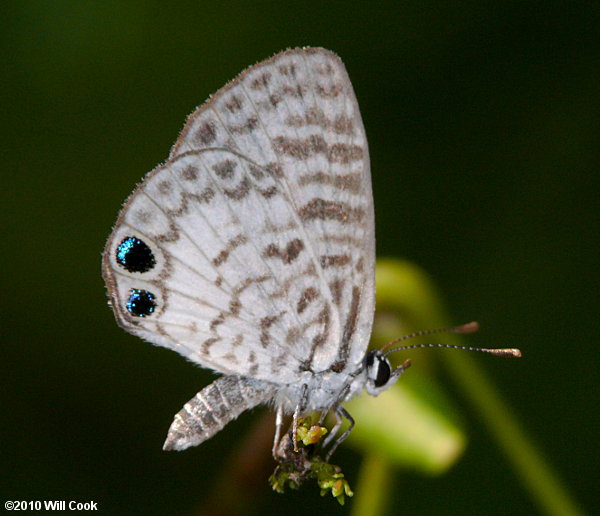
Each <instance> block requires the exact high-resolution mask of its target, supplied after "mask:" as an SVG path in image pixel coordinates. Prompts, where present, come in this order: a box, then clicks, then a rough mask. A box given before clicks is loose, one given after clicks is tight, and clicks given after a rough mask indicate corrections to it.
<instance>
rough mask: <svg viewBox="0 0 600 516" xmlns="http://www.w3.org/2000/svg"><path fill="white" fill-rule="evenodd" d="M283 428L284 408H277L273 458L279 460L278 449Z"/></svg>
mask: <svg viewBox="0 0 600 516" xmlns="http://www.w3.org/2000/svg"><path fill="white" fill-rule="evenodd" d="M282 426H283V407H282V406H281V405H280V406H278V407H277V412H276V414H275V438H274V439H273V458H274V459H276V460H277V448H278V446H279V441H280V439H281V427H282Z"/></svg>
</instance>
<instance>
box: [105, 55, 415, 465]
mask: <svg viewBox="0 0 600 516" xmlns="http://www.w3.org/2000/svg"><path fill="white" fill-rule="evenodd" d="M102 274H103V277H104V281H105V283H106V288H107V291H108V294H109V297H110V304H111V306H112V309H113V311H114V315H115V317H116V320H117V322H118V324H119V325H120V326H122V327H123V328H124V329H125V330H126V331H128V332H130V333H132V334H134V335H137V336H139V337H141V338H143V339H145V340H147V341H149V342H151V343H153V344H156V345H159V346H164V347H166V348H169V349H172V350H174V351H176V352H178V353H180V354H181V355H183V356H184V357H186V358H187V359H189V360H190V361H192V362H194V363H196V364H199V365H201V366H203V367H205V368H209V369H212V370H213V371H215V372H218V373H221V375H222V376H220V377H219V378H218V379H216V380H215V381H214V382H213V383H212V384H210V385H208V386H207V387H205V388H204V389H202V390H201V391H200V392H199V393H198V394H196V396H194V397H193V398H192V399H191V400H190V401H188V403H186V404H185V405H184V407H183V409H182V410H181V411H180V412H179V413H177V414H176V415H175V418H174V421H173V423H172V425H171V427H170V429H169V432H168V436H167V439H166V442H165V444H164V448H165V449H168V450H183V449H185V448H188V447H190V446H194V445H198V444H200V443H202V442H203V441H205V440H206V439H208V438H210V437H212V436H213V435H215V434H216V433H217V432H218V431H219V430H221V429H222V428H223V427H224V425H226V424H227V423H228V422H230V421H232V420H233V419H235V418H236V417H237V416H238V415H239V414H241V413H242V412H243V411H245V410H248V409H250V408H252V407H255V406H257V405H260V404H265V403H266V404H270V405H272V406H273V407H274V408H275V411H276V415H277V416H276V429H275V430H276V431H275V439H274V447H273V450H274V454H275V451H276V449H277V443H278V442H279V440H280V437H281V430H282V425H283V417H284V415H285V414H293V422H294V428H296V427H297V422H298V419H299V417H301V416H302V415H304V414H306V413H308V412H313V411H322V413H323V414H327V413H333V414H334V416H335V417H336V420H337V423H336V426H335V427H334V429H333V430H332V432H331V433H330V435H329V436H328V439H329V440H331V439H333V436H334V435H336V433H337V431H338V430H339V428H340V425H341V424H342V420H343V419H346V420H348V421H349V423H350V425H349V427H348V429H347V430H346V431H345V432H344V433H343V434H342V436H340V437H339V438H338V439H337V440H336V442H335V443H334V445H333V446H332V447H331V449H330V451H329V454H328V457H329V456H330V455H331V453H333V450H334V449H335V447H337V445H339V443H340V442H342V441H343V439H344V438H345V437H346V436H347V435H348V433H349V432H350V430H351V429H352V426H353V425H354V421H353V419H352V417H351V416H350V414H349V413H348V412H347V411H346V410H345V409H344V408H343V406H342V404H343V403H344V402H345V401H347V400H349V399H350V398H352V397H353V396H355V395H357V394H358V393H360V392H361V391H363V390H366V391H367V393H368V394H371V395H375V396H376V395H378V394H379V393H381V392H382V391H384V390H385V389H387V388H389V387H390V386H391V385H392V384H394V383H395V382H396V381H397V380H398V378H399V377H400V375H401V374H402V372H403V371H404V370H405V369H406V367H407V366H408V362H405V363H404V364H403V365H401V366H400V367H397V368H395V369H394V368H392V366H391V365H390V362H389V361H388V359H387V357H386V355H385V354H384V353H383V352H382V351H377V350H376V351H370V352H368V351H367V347H368V343H369V338H370V335H371V327H372V324H373V314H374V308H375V229H374V211H373V195H372V190H371V176H370V165H369V152H368V146H367V139H366V136H365V130H364V127H363V123H362V120H361V116H360V112H359V107H358V103H357V100H356V97H355V94H354V91H353V88H352V84H351V82H350V79H349V78H348V74H347V72H346V69H345V67H344V65H343V63H342V61H341V60H340V58H339V57H338V56H337V55H335V54H334V53H333V52H331V51H329V50H325V49H323V48H295V49H291V50H287V51H284V52H281V53H279V54H276V55H275V56H273V57H271V58H270V59H267V60H265V61H262V62H259V63H258V64H256V65H254V66H251V67H250V68H248V69H247V70H245V71H244V72H242V73H241V74H239V75H238V76H237V77H236V78H235V79H234V80H233V81H231V82H229V83H228V84H227V85H225V86H224V87H223V88H222V89H220V90H219V91H218V92H217V93H216V94H214V95H213V96H212V97H210V98H209V99H208V100H207V102H206V103H205V104H203V105H202V106H200V107H199V108H198V109H197V110H196V111H195V112H193V113H192V114H191V115H190V117H189V118H188V120H187V123H186V124H185V127H184V128H183V130H182V132H181V134H180V136H179V138H178V139H177V141H176V142H175V144H174V146H173V148H172V149H171V153H170V155H169V157H168V159H167V161H166V162H165V163H164V164H163V165H160V166H158V167H157V168H155V169H154V170H152V171H151V172H150V173H148V174H147V175H146V177H145V178H144V179H143V181H142V182H141V184H139V185H138V187H137V188H136V189H135V190H134V192H133V193H132V194H131V196H130V197H129V198H128V199H127V201H126V202H125V205H124V207H123V208H122V210H121V213H120V214H119V217H118V219H117V222H116V225H115V226H114V229H113V231H112V234H111V235H110V237H109V239H108V242H107V244H106V247H105V250H104V255H103V260H102ZM329 442H331V441H328V442H326V443H325V445H327V444H328V443H329Z"/></svg>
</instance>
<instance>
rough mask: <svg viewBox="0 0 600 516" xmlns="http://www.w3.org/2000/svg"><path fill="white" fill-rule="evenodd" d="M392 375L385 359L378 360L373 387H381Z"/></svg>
mask: <svg viewBox="0 0 600 516" xmlns="http://www.w3.org/2000/svg"><path fill="white" fill-rule="evenodd" d="M391 374H392V369H391V367H390V363H389V362H388V361H387V360H386V359H385V358H379V359H378V364H377V378H375V387H383V386H384V385H385V384H386V383H387V382H388V380H389V379H390V375H391Z"/></svg>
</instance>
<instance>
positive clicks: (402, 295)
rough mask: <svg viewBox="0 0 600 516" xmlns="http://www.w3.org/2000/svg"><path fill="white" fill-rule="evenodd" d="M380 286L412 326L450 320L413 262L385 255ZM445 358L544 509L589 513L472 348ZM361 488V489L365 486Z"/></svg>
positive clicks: (380, 294) (557, 513) (390, 306)
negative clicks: (523, 424) (515, 413)
mask: <svg viewBox="0 0 600 516" xmlns="http://www.w3.org/2000/svg"><path fill="white" fill-rule="evenodd" d="M377 289H378V290H377V303H378V304H377V307H378V309H382V308H383V309H384V310H389V311H390V312H393V313H395V314H397V315H398V316H399V317H400V318H401V320H402V322H403V323H406V325H407V326H408V327H413V328H417V329H426V328H431V327H444V326H446V325H447V317H446V316H445V314H444V310H443V308H442V303H441V301H440V296H439V295H438V294H437V292H436V289H435V288H434V286H433V284H432V282H431V281H430V279H429V278H428V277H427V276H426V275H425V274H424V273H423V272H422V271H421V270H420V269H419V268H417V267H415V266H414V265H412V264H410V263H409V262H405V261H400V260H381V261H379V262H378V265H377ZM445 341H447V342H448V343H449V344H453V343H454V344H461V343H462V342H461V340H460V338H459V337H457V336H456V335H452V334H450V335H447V339H445ZM525 356H526V350H525ZM444 363H445V364H446V365H447V367H448V369H449V372H450V374H451V375H452V377H453V378H454V380H455V381H456V383H457V384H458V385H459V387H460V388H461V389H462V391H463V395H464V397H465V398H466V399H468V400H469V401H470V403H471V404H472V405H473V407H474V408H475V410H476V411H477V413H478V414H479V416H480V417H481V419H482V421H483V422H484V424H485V425H486V427H487V428H488V430H489V432H490V434H491V435H492V437H493V438H494V439H495V441H496V442H497V443H498V445H499V446H500V448H501V449H502V450H503V451H504V453H505V454H506V457H507V458H508V460H509V462H510V463H511V464H512V466H513V468H514V470H515V473H516V474H517V475H518V476H519V478H520V479H521V481H522V483H523V485H524V487H525V489H527V491H528V492H529V494H530V496H531V498H532V499H533V500H534V502H535V503H536V504H537V505H538V507H539V509H540V511H541V512H542V513H544V514H548V515H552V516H578V515H581V514H583V512H582V511H581V509H580V508H579V506H578V504H577V503H576V502H575V500H574V499H573V497H572V496H571V495H570V494H569V492H568V490H567V487H566V486H565V485H564V484H563V483H562V481H561V480H560V479H559V477H558V475H557V474H556V473H555V472H554V471H553V469H552V468H551V467H550V465H549V464H548V463H547V462H546V460H545V459H544V458H543V456H542V454H541V452H540V451H539V450H537V449H536V447H535V446H534V445H533V443H532V442H531V440H530V439H529V437H528V436H527V435H526V433H525V431H524V430H523V428H522V427H521V425H520V424H519V423H518V422H517V420H516V419H515V418H514V417H513V416H512V413H511V410H510V409H509V407H508V406H507V405H506V403H505V402H504V401H503V400H502V398H501V396H500V395H499V394H498V392H497V391H496V389H495V388H494V387H493V385H492V384H491V382H490V381H489V380H488V379H487V377H486V376H485V374H484V373H483V371H482V370H481V369H480V368H479V366H478V365H477V363H476V361H475V360H474V359H473V358H472V357H470V356H469V355H467V354H461V353H447V354H445V361H444ZM380 467H382V466H381V465H380ZM356 491H357V493H361V491H362V490H361V489H357V490H356ZM380 496H385V494H380ZM356 501H357V502H358V499H357V500H356ZM371 503H375V502H374V501H372V502H371ZM357 514H358V513H357Z"/></svg>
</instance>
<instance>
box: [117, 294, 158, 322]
mask: <svg viewBox="0 0 600 516" xmlns="http://www.w3.org/2000/svg"><path fill="white" fill-rule="evenodd" d="M155 299H156V298H155V296H154V294H153V293H152V292H148V291H147V290H140V289H138V288H132V289H131V290H130V292H129V299H128V300H127V303H126V305H125V306H126V307H127V311H128V312H129V313H130V314H131V315H135V316H136V317H146V316H148V315H150V314H151V313H152V312H154V309H155V308H156V301H155Z"/></svg>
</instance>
